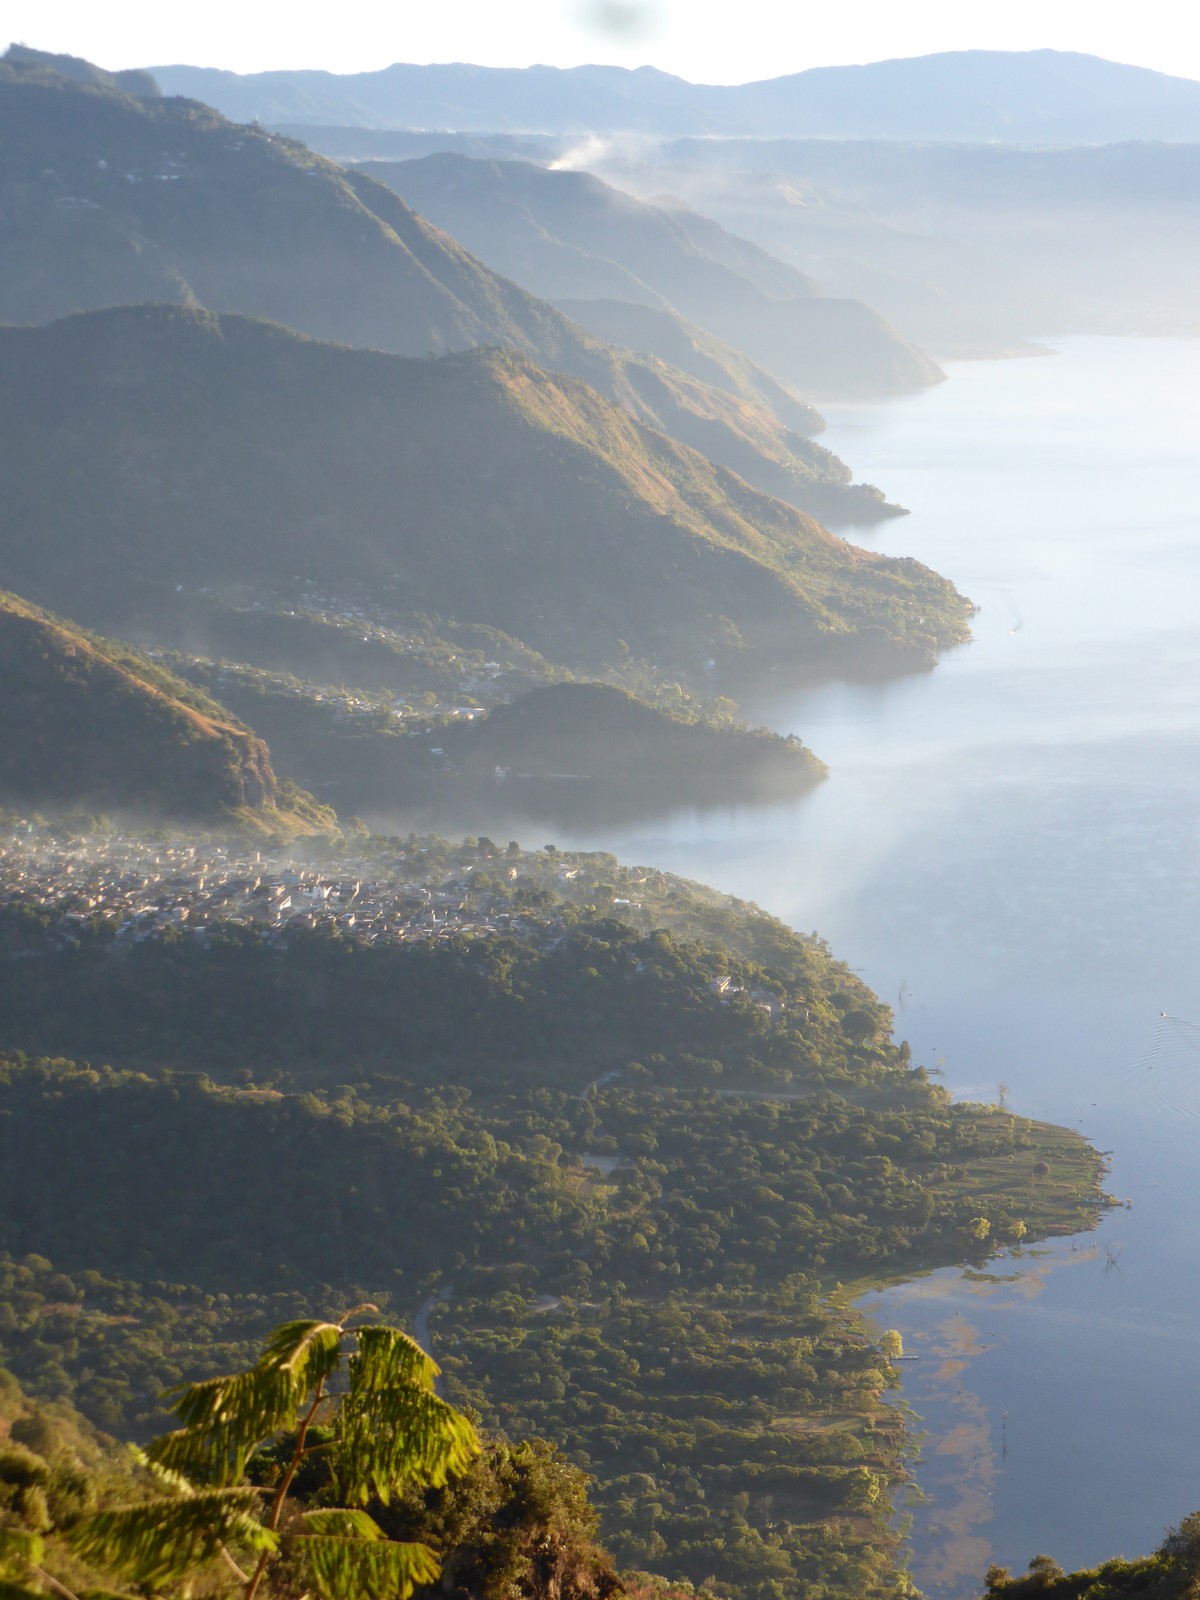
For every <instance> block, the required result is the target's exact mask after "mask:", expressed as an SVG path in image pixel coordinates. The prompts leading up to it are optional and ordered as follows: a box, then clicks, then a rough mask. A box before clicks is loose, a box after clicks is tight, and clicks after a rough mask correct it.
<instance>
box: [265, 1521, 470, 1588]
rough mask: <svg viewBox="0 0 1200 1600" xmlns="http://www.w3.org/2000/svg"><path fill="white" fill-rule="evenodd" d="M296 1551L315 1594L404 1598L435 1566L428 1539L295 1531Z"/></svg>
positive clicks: (435, 1570)
mask: <svg viewBox="0 0 1200 1600" xmlns="http://www.w3.org/2000/svg"><path fill="white" fill-rule="evenodd" d="M296 1551H297V1555H298V1557H299V1560H300V1563H301V1565H302V1567H303V1569H304V1573H305V1576H306V1577H307V1579H308V1582H309V1583H310V1584H311V1586H312V1588H313V1589H314V1590H315V1591H316V1593H317V1594H318V1595H320V1596H321V1600H408V1597H409V1595H411V1594H412V1592H413V1589H414V1588H415V1587H416V1586H417V1584H426V1583H432V1582H433V1581H434V1579H435V1578H436V1577H437V1575H438V1573H439V1572H440V1571H441V1564H440V1562H439V1561H438V1558H437V1556H436V1555H435V1554H434V1553H433V1551H432V1550H431V1549H430V1548H429V1546H428V1545H424V1544H402V1543H400V1542H399V1541H398V1540H394V1539H384V1538H365V1539H364V1538H355V1537H345V1536H343V1535H340V1534H332V1533H328V1534H327V1533H317V1534H311V1533H310V1534H301V1535H300V1536H299V1537H298V1538H297V1539H296Z"/></svg>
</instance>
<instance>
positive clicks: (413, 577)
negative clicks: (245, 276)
mask: <svg viewBox="0 0 1200 1600" xmlns="http://www.w3.org/2000/svg"><path fill="white" fill-rule="evenodd" d="M0 444H2V446H3V453H4V465H3V467H2V468H0V491H2V492H3V495H4V499H5V503H6V505H7V507H8V517H7V520H6V526H5V531H4V538H3V551H4V556H5V561H6V563H7V570H8V571H9V572H10V573H11V574H12V581H13V582H14V583H15V584H16V585H17V586H18V587H19V588H21V589H22V591H23V592H25V593H27V594H30V595H32V596H33V597H35V598H37V599H39V600H41V601H43V602H46V603H50V604H54V605H56V606H58V607H59V608H60V609H63V610H66V611H69V612H71V613H72V614H74V615H77V616H80V617H81V618H82V619H83V620H84V621H86V622H88V623H89V624H92V625H98V626H106V627H110V628H112V629H114V630H117V631H122V632H126V633H128V632H130V631H134V630H137V632H138V633H140V636H141V637H143V638H145V637H150V638H154V639H155V641H156V642H158V643H160V644H166V645H172V646H173V645H175V644H176V643H177V638H176V637H175V634H176V630H177V628H178V623H177V622H175V621H173V618H172V612H173V611H174V610H176V609H177V608H178V607H179V606H180V605H181V604H182V603H183V602H182V601H181V598H180V597H181V595H183V596H185V597H186V596H189V595H195V594H196V593H197V592H199V593H201V594H204V595H210V596H211V595H214V594H215V595H216V596H218V597H228V598H229V599H232V600H238V601H240V600H242V598H243V597H244V596H245V594H246V591H247V590H249V592H250V594H251V596H252V597H254V598H256V599H258V600H263V599H267V600H270V599H272V598H277V599H282V600H283V601H284V602H285V603H286V604H287V605H289V606H291V607H294V606H295V604H296V602H297V601H298V600H301V599H302V598H303V597H304V595H305V593H306V592H308V591H315V592H316V593H318V594H323V595H325V596H334V597H338V599H339V600H341V601H343V602H345V603H344V604H342V605H339V606H337V607H336V608H335V609H342V610H344V609H345V608H346V604H349V603H351V602H353V603H354V604H356V605H362V604H364V603H366V604H367V605H368V607H369V608H370V609H372V610H373V611H374V612H375V613H376V614H377V616H378V618H379V620H385V621H386V620H389V618H391V619H394V618H396V617H397V616H404V615H411V614H413V613H422V612H423V613H432V614H435V615H441V616H443V617H451V618H454V619H456V620H457V621H459V622H462V623H475V624H487V625H488V626H490V627H492V628H498V629H502V630H503V631H504V632H505V633H507V634H510V635H514V636H516V637H517V638H518V639H520V640H523V641H524V642H525V643H526V644H528V645H531V646H533V647H534V648H535V649H537V650H539V651H541V652H542V653H543V654H546V655H549V656H551V657H552V658H557V659H558V660H560V661H562V662H565V663H566V664H568V665H574V666H578V667H582V668H584V669H587V670H595V669H596V668H598V667H603V666H604V665H605V664H606V663H608V662H610V661H612V660H614V659H616V657H617V655H618V654H619V653H620V649H621V643H622V642H624V644H625V645H626V647H627V648H628V649H629V650H631V651H632V652H633V653H634V655H636V656H642V657H648V658H650V659H652V660H657V661H658V662H659V663H660V664H661V665H662V666H663V667H664V668H665V669H666V670H668V671H670V670H672V669H674V670H675V671H677V672H678V671H683V672H685V673H688V672H695V671H696V670H697V669H702V668H703V666H704V663H705V661H706V660H707V659H713V660H714V662H715V663H716V664H717V665H718V666H722V667H725V666H727V667H729V668H731V669H733V670H734V671H738V670H742V669H754V668H757V669H759V670H762V669H766V668H768V667H771V666H774V665H777V664H780V663H785V664H786V663H791V664H792V665H794V666H803V667H806V668H808V669H809V670H811V671H813V672H822V671H824V672H829V671H836V670H843V671H844V670H847V669H851V668H861V667H869V666H875V667H885V668H886V667H889V666H890V667H892V668H896V667H901V668H902V667H904V666H913V665H920V664H923V663H929V662H931V661H932V659H933V655H934V652H935V651H936V649H937V648H938V647H939V646H941V645H945V644H948V643H951V642H953V641H955V640H958V639H961V638H962V637H963V636H964V635H965V631H966V616H967V613H968V606H967V603H966V602H965V601H964V600H963V599H962V598H961V596H959V595H958V594H957V593H956V592H955V590H954V589H953V588H952V587H951V585H950V584H948V583H947V582H946V581H945V580H944V579H941V578H939V577H937V576H936V575H935V574H933V573H931V572H929V571H928V569H926V568H924V567H922V566H921V565H920V564H919V563H917V562H914V561H909V560H895V559H886V558H883V557H879V556H876V555H873V554H869V553H867V552H864V551H862V550H859V549H856V548H854V547H853V546H851V545H848V544H846V543H844V542H843V541H842V540H840V539H837V538H835V537H833V536H832V535H830V534H828V533H826V532H825V531H824V530H823V529H821V528H820V527H819V526H818V525H817V524H816V523H814V522H812V521H811V520H810V519H808V518H806V517H804V516H803V515H801V514H800V513H799V512H796V511H793V510H791V509H790V508H789V507H787V506H785V505H783V504H782V503H780V502H779V501H776V500H771V499H768V498H767V497H766V496H763V495H759V494H756V493H754V492H753V491H752V490H750V489H749V488H747V486H746V485H745V483H744V482H742V481H741V480H740V479H738V478H736V477H734V476H733V475H731V474H729V473H726V472H723V471H721V470H720V469H719V468H715V467H713V466H712V464H711V463H710V462H709V461H707V460H706V459H704V458H703V457H702V456H699V455H697V454H695V453H694V452H692V451H689V450H687V449H685V448H684V447H682V446H680V445H677V444H674V443H673V442H672V441H670V440H668V439H666V438H664V437H663V436H662V435H661V434H658V433H656V432H654V431H653V430H651V429H649V428H645V427H642V426H640V425H638V424H636V423H634V422H632V421H631V420H630V419H629V417H628V416H627V415H626V414H625V413H624V412H623V411H621V410H619V409H618V408H617V407H615V406H613V405H611V404H609V403H608V402H607V401H605V400H603V399H602V398H601V397H600V396H599V395H597V394H596V393H595V391H593V390H591V389H589V388H588V387H587V386H586V385H584V384H582V383H580V382H579V381H578V380H576V379H571V378H564V377H554V376H551V375H549V374H547V373H545V372H542V371H541V370H540V369H538V368H536V367H534V366H532V365H531V364H530V363H529V362H528V361H526V360H525V359H524V358H522V357H520V356H517V355H513V354H506V353H500V352H469V353H466V354H464V355H459V356H452V357H447V358H444V359H442V360H439V361H429V360H413V359H407V360H406V359H403V358H400V357H396V356H387V355H382V354H379V353H375V352H368V351H356V350H348V349H344V348H340V347H337V346H332V345H323V344H319V343H316V342H315V341H312V340H308V339H305V338H303V337H301V336H300V335H298V334H294V333H290V332H287V331H285V330H283V329H281V328H277V327H272V326H270V325H268V324H264V323H259V322H254V321H251V320H248V319H245V318H237V317H223V318H217V317H214V316H212V315H211V314H208V313H201V312H196V311H189V310H182V309H172V308H169V307H149V308H136V309H130V310H118V311H109V312H95V313H91V314H88V315H85V316H80V317H74V318H68V319H67V320H66V321H64V322H60V323H55V324H53V325H52V326H51V327H49V328H45V329H18V328H10V329H3V330H0Z"/></svg>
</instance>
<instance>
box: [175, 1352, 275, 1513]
mask: <svg viewBox="0 0 1200 1600" xmlns="http://www.w3.org/2000/svg"><path fill="white" fill-rule="evenodd" d="M301 1393H302V1392H301ZM297 1405H298V1399H297V1388H296V1383H295V1379H294V1377H293V1374H292V1373H291V1372H290V1371H289V1370H287V1369H286V1368H282V1369H281V1368H278V1367H263V1366H255V1367H251V1368H250V1370H249V1371H248V1372H235V1373H231V1374H230V1375H229V1376H228V1377H222V1378H206V1379H204V1381H203V1382H201V1383H192V1384H189V1385H188V1387H187V1388H186V1389H185V1390H184V1392H183V1394H182V1395H181V1396H180V1398H179V1400H178V1401H177V1402H176V1404H175V1414H176V1416H177V1417H178V1418H179V1420H180V1421H181V1422H182V1423H183V1427H182V1428H176V1429H175V1430H174V1432H172V1433H168V1434H165V1435H164V1436H163V1437H162V1438H161V1439H156V1440H155V1441H154V1443H153V1444H152V1445H150V1447H149V1449H148V1450H147V1452H146V1454H147V1456H148V1457H149V1459H150V1460H151V1461H153V1462H156V1463H157V1464H158V1465H159V1466H162V1467H166V1468H168V1469H170V1470H171V1471H174V1472H181V1473H183V1474H184V1475H185V1476H186V1477H189V1478H199V1479H201V1480H202V1481H204V1482H207V1483H213V1484H229V1483H236V1482H237V1480H238V1479H239V1478H240V1477H241V1476H242V1473H243V1472H244V1470H245V1466H246V1460H247V1458H248V1457H249V1455H250V1454H251V1452H252V1451H253V1450H254V1448H255V1447H256V1446H257V1445H259V1444H261V1443H262V1441H263V1440H264V1439H269V1438H270V1437H271V1436H272V1435H273V1434H276V1433H278V1432H279V1431H280V1430H281V1429H283V1428H289V1427H291V1426H292V1425H293V1424H294V1422H295V1420H296V1409H297Z"/></svg>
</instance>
